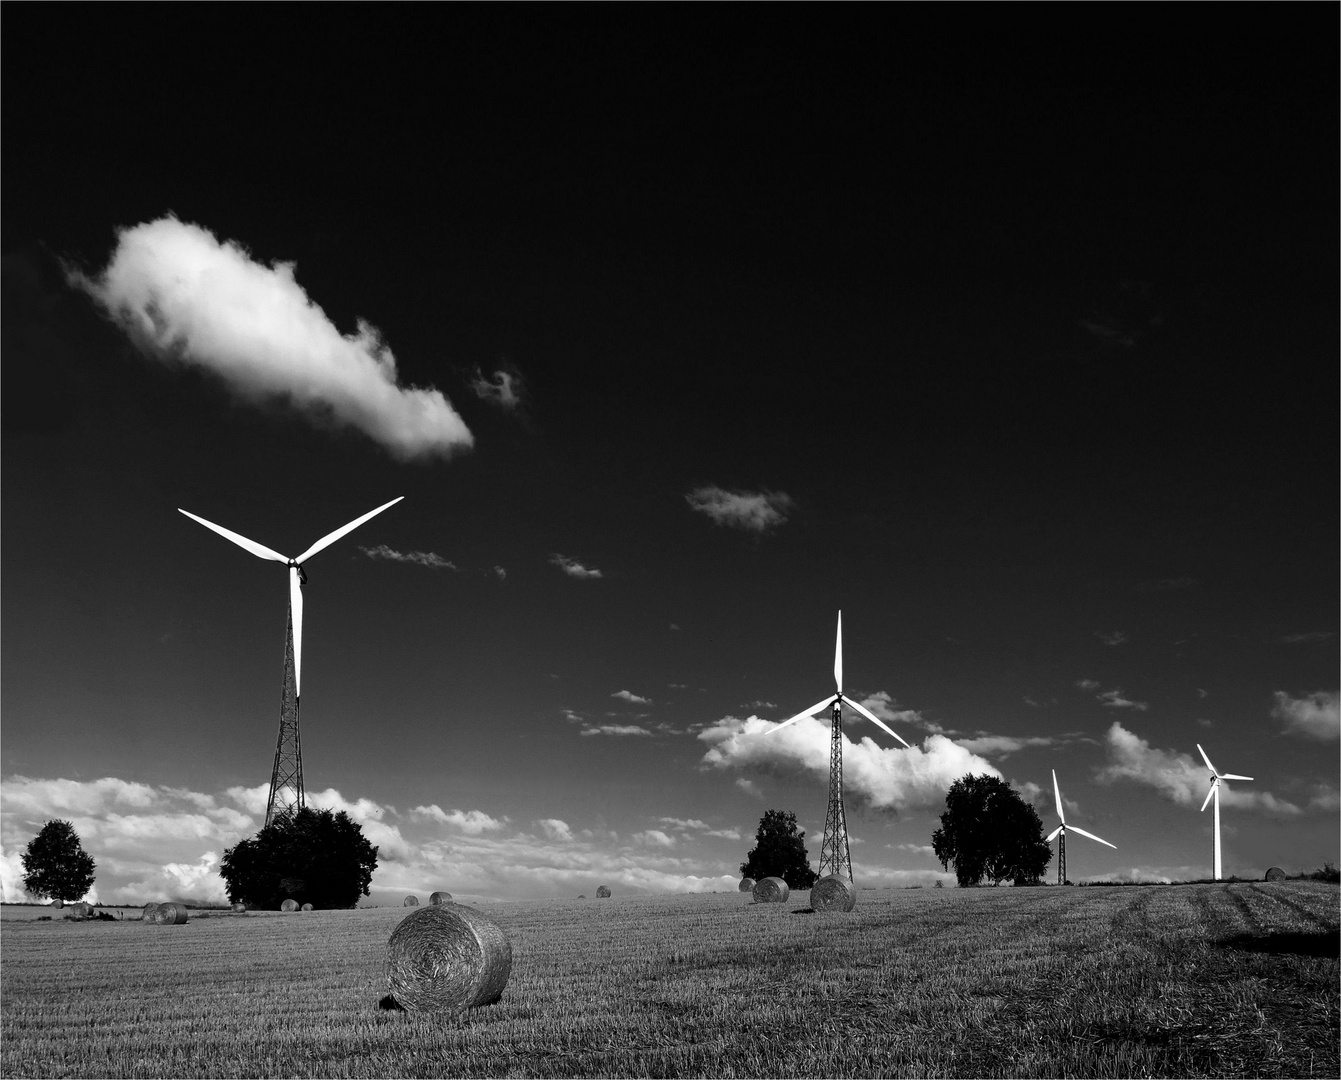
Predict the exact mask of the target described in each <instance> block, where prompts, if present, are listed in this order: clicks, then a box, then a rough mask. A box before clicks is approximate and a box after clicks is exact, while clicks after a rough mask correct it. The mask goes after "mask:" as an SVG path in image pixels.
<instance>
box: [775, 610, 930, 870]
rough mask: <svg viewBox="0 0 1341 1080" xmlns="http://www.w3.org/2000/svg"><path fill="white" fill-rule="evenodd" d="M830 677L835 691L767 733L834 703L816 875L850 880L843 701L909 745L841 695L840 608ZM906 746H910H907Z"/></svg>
mask: <svg viewBox="0 0 1341 1080" xmlns="http://www.w3.org/2000/svg"><path fill="white" fill-rule="evenodd" d="M833 679H834V683H835V684H836V685H837V689H838V692H837V693H836V694H833V695H831V696H830V697H826V698H825V699H824V700H823V701H817V702H816V703H815V704H814V705H812V706H810V708H808V709H806V710H805V711H803V712H799V713H797V714H796V715H795V716H793V717H792V718H791V719H790V720H784V721H783V722H782V723H780V724H779V725H778V726H777V727H775V728H770V729H769V731H768V732H767V733H766V734H769V735H772V734H773V732H775V731H781V730H782V729H783V728H785V727H787V726H788V725H789V724H794V723H796V721H798V720H804V719H805V718H806V717H807V716H812V715H814V714H815V713H817V712H819V711H820V709H826V708H828V707H829V706H830V705H832V706H833V724H832V726H831V728H830V744H829V812H828V813H827V814H826V815H825V817H824V843H823V844H822V845H821V846H820V863H819V876H820V877H821V878H822V877H824V876H826V873H827V874H834V875H840V876H843V877H846V878H847V880H848V881H849V882H851V881H852V856H851V853H850V852H849V850H848V842H847V814H846V812H845V811H844V810H843V704H844V703H846V704H847V705H848V706H849V707H850V708H853V709H855V710H856V711H857V712H859V713H860V714H861V715H862V716H864V717H866V719H867V720H870V721H871V722H872V723H873V724H875V725H876V726H877V727H880V728H883V729H884V730H885V731H887V732H889V734H891V735H893V736H894V738H896V739H898V740H899V742H901V743H903V745H904V746H908V743H907V742H906V741H905V740H904V738H903V736H901V735H899V733H898V732H896V731H894V730H893V729H892V728H890V727H889V726H888V725H887V724H886V723H885V722H884V721H883V720H881V719H880V717H878V716H876V715H875V713H873V712H871V710H870V709H868V708H866V706H865V705H863V704H861V702H859V701H853V700H852V698H850V697H846V696H845V695H844V694H843V613H842V612H841V611H840V612H839V613H838V638H837V641H836V643H835V645H834V654H833ZM909 749H912V748H911V747H909Z"/></svg>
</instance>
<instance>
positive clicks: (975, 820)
mask: <svg viewBox="0 0 1341 1080" xmlns="http://www.w3.org/2000/svg"><path fill="white" fill-rule="evenodd" d="M931 846H932V849H933V850H934V851H935V852H936V858H938V859H940V861H941V866H943V867H945V868H946V869H949V867H950V864H951V863H953V864H954V868H955V877H956V878H957V879H958V881H959V884H960V885H961V886H962V887H968V886H970V885H978V884H980V883H981V882H982V881H983V880H984V879H991V882H992V884H993V885H1000V884H1001V882H1003V881H1005V880H1006V879H1007V878H1010V879H1011V880H1012V881H1013V882H1014V883H1015V884H1016V885H1031V884H1036V883H1037V882H1038V881H1039V879H1040V878H1042V876H1043V871H1044V870H1046V869H1047V866H1048V860H1050V859H1051V858H1052V848H1050V847H1049V846H1048V844H1047V842H1046V841H1045V840H1044V839H1043V822H1042V821H1040V820H1039V817H1038V812H1037V811H1036V810H1034V808H1033V807H1032V806H1030V805H1029V804H1028V803H1026V802H1025V801H1024V800H1023V799H1022V798H1020V796H1019V794H1018V793H1017V792H1016V790H1015V789H1014V788H1013V787H1011V786H1010V785H1009V784H1008V783H1006V781H1004V780H1000V779H998V778H997V777H995V776H974V775H972V774H970V775H968V776H961V777H960V778H959V779H958V780H956V781H955V782H954V783H953V784H951V785H950V790H949V792H947V793H946V796H945V813H943V814H942V815H941V827H940V828H939V829H937V830H936V832H935V833H934V834H933V835H932V837H931Z"/></svg>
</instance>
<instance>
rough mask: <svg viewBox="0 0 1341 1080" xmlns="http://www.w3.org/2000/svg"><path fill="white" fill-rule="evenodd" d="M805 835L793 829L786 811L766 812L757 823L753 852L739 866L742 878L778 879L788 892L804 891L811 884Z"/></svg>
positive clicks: (793, 818) (791, 817)
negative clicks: (780, 879)
mask: <svg viewBox="0 0 1341 1080" xmlns="http://www.w3.org/2000/svg"><path fill="white" fill-rule="evenodd" d="M805 841H806V834H805V833H804V832H798V831H797V829H796V815H795V814H793V813H792V812H791V811H789V810H768V811H766V812H765V813H764V816H763V817H761V818H760V819H759V829H758V831H757V832H756V833H755V834H754V848H753V849H752V850H751V851H750V853H749V854H748V855H747V856H746V857H745V861H744V862H743V863H741V864H740V872H741V874H743V875H744V876H745V877H751V878H754V879H755V880H756V881H758V880H759V879H760V878H766V877H780V878H782V880H783V881H785V882H786V883H787V887H788V888H789V889H808V888H810V886H811V885H813V884H815V878H816V876H817V875H816V874H815V871H813V870H812V869H810V857H809V856H808V855H807V854H806V843H805Z"/></svg>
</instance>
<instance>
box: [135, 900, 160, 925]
mask: <svg viewBox="0 0 1341 1080" xmlns="http://www.w3.org/2000/svg"><path fill="white" fill-rule="evenodd" d="M160 907H162V905H161V904H145V905H144V914H143V915H141V916H140V918H142V919H143V920H144V921H145V922H153V921H154V913H155V912H157V911H158V909H159V908H160Z"/></svg>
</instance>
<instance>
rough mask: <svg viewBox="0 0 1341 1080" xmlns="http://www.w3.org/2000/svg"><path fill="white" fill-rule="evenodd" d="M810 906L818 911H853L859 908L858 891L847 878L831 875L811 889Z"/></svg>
mask: <svg viewBox="0 0 1341 1080" xmlns="http://www.w3.org/2000/svg"><path fill="white" fill-rule="evenodd" d="M810 906H811V907H812V908H814V909H815V910H816V911H851V910H852V909H853V908H854V907H856V906H857V890H856V889H854V888H853V887H852V882H850V881H848V879H847V878H845V877H840V876H839V875H838V874H830V875H829V876H828V877H822V878H820V879H819V881H817V882H815V884H814V885H812V886H811V887H810Z"/></svg>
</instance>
